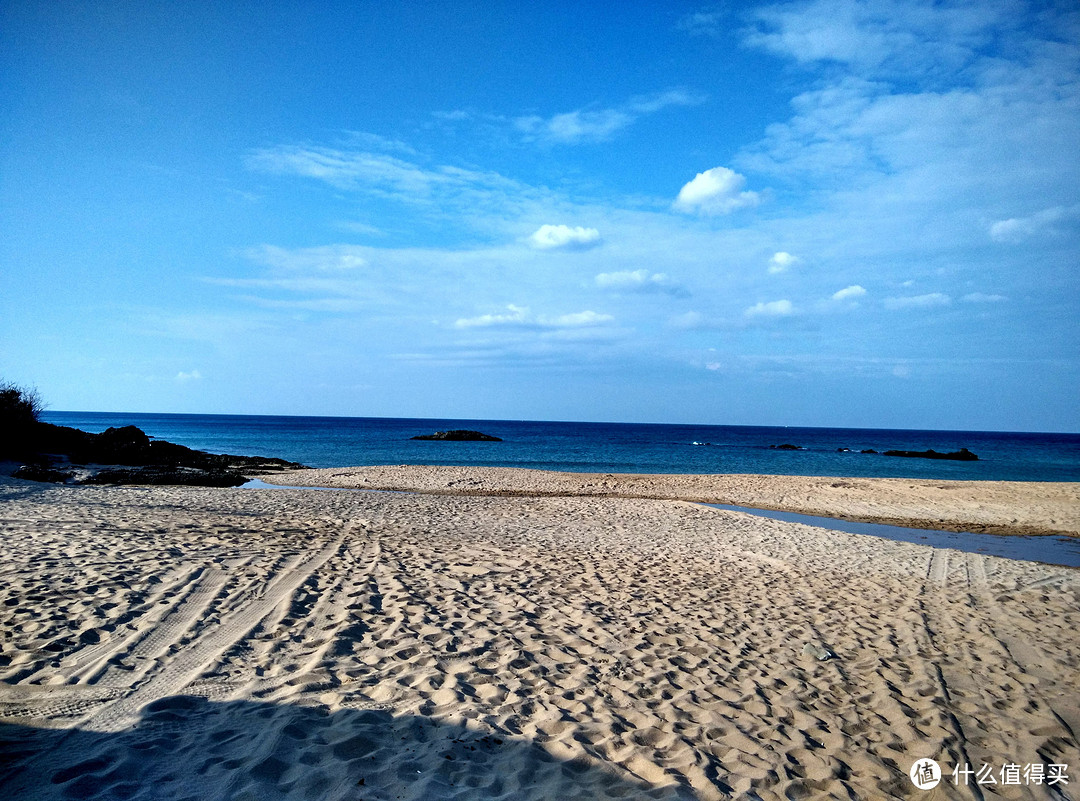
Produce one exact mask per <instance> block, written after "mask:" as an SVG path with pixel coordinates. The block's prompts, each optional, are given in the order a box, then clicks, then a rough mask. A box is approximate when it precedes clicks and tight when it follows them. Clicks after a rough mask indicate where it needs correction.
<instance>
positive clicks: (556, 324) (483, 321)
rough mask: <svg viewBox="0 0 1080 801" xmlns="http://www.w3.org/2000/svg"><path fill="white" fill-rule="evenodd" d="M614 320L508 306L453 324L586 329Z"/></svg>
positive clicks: (591, 313) (587, 313) (584, 313)
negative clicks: (503, 310) (539, 312)
mask: <svg viewBox="0 0 1080 801" xmlns="http://www.w3.org/2000/svg"><path fill="white" fill-rule="evenodd" d="M614 319H615V318H614V317H612V316H611V315H610V314H600V313H597V312H594V311H591V310H587V311H580V312H572V313H569V314H560V315H555V316H545V315H536V314H533V313H532V311H530V310H529V308H528V307H527V306H516V305H514V304H510V305H508V306H507V307H506V311H505V312H501V313H498V314H482V315H480V316H478V317H466V318H462V319H459V320H457V321H456V322H455V323H454V327H455V328H459V329H461V328H492V327H512V328H587V327H591V326H597V325H604V324H606V323H610V322H612V321H613V320H614Z"/></svg>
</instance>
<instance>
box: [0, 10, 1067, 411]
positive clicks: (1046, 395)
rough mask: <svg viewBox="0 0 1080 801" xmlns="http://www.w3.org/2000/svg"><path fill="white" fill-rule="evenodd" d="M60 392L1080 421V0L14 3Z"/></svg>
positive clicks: (169, 405)
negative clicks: (1001, 0) (923, 0)
mask: <svg viewBox="0 0 1080 801" xmlns="http://www.w3.org/2000/svg"><path fill="white" fill-rule="evenodd" d="M0 97H2V98H4V99H3V101H2V102H0V377H3V378H4V379H6V380H9V381H14V382H16V383H19V384H23V385H28V386H35V387H36V388H37V389H38V391H39V392H40V394H41V396H42V397H43V399H44V400H45V402H46V403H47V404H48V406H49V407H50V408H52V409H55V410H81V411H132V412H135V411H141V412H177V413H189V412H190V413H223V414H292V415H342V416H384V417H432V418H466V419H532V420H594V421H625V422H673V423H701V424H739V425H792V426H797V425H804V426H852V427H881V428H883V427H895V428H940V429H962V430H1013V431H1072V432H1076V431H1080V319H1078V318H1080V314H1078V311H1080V279H1078V275H1077V268H1078V266H1080V189H1078V187H1080V9H1078V7H1077V6H1076V4H1075V2H1073V0H1062V2H1020V1H1019V0H1018V1H1017V2H996V1H995V0H978V1H977V2H920V1H919V0H903V1H902V2H894V1H893V0H868V1H867V2H854V1H853V0H810V1H809V2H803V1H801V0H800V1H799V2H787V3H762V4H758V3H747V2H725V3H718V4H715V5H699V4H697V3H680V2H663V3H661V2H634V1H632V0H631V1H628V2H625V3H620V4H610V3H581V2H573V3H570V2H548V3H540V4H538V3H523V2H522V3H517V2H509V3H490V2H483V3H479V2H477V3H472V2H455V3H437V2H341V3H338V2H316V3H307V2H295V3H291V2H276V1H275V0H266V1H265V2H258V3H255V2H240V0H235V1H234V2H197V3H185V4H179V3H174V2H153V1H151V2H124V1H123V0H119V1H118V2H108V3H105V2H93V3H85V2H77V1H75V2H64V3H43V2H25V1H24V0H6V2H4V3H2V4H0Z"/></svg>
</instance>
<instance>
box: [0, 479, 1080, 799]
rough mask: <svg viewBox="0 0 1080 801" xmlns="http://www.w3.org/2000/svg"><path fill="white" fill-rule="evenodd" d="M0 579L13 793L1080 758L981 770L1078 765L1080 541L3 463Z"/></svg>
mask: <svg viewBox="0 0 1080 801" xmlns="http://www.w3.org/2000/svg"><path fill="white" fill-rule="evenodd" d="M417 472H418V474H419V473H423V472H425V471H417ZM789 481H791V485H790V486H792V487H796V488H797V487H799V486H800V485H799V481H798V480H796V479H790V480H789ZM816 481H817V480H810V482H809V483H810V484H814V483H815V482H816ZM801 487H802V488H801V489H797V490H793V491H792V492H793V494H796V493H801V497H811V496H815V497H819V496H817V495H816V491H813V490H812V489H811V488H810V487H809V486H808V485H807V484H803V485H801ZM1050 495H1053V493H1050ZM726 500H739V499H731V498H726ZM741 500H743V502H746V500H747V499H746V498H743V499H741ZM1066 511H1067V510H1066ZM925 514H930V515H937V514H938V511H936V510H935V511H933V512H928V513H925ZM1013 514H1014V516H1016V517H1017V519H1018V520H1025V521H1031V520H1036V519H1037V520H1039V521H1041V520H1042V518H1038V516H1034V517H1033V516H1032V514H1031V512H1030V511H1029V510H1023V511H1021V510H1019V509H1018V510H1015V511H1014V512H1013ZM1055 514H1056V513H1055ZM1062 516H1063V517H1069V518H1071V519H1075V509H1073V510H1072V512H1071V514H1069V515H1066V514H1064V513H1063V514H1062ZM1055 519H1056V518H1055ZM0 587H3V595H2V596H0V631H2V634H0V649H2V650H0V797H3V798H12V799H62V798H96V799H105V798H110V799H111V798H136V799H155V800H157V799H199V800H200V801H201V800H202V799H217V798H222V799H224V798H235V799H252V800H254V799H260V800H261V799H276V798H289V799H324V798H325V799H366V800H367V801H373V800H375V799H378V800H382V799H451V798H452V799H472V798H485V799H496V798H497V799H573V798H581V799H608V798H623V799H637V798H663V799H715V798H729V797H731V798H744V797H745V798H755V797H756V798H761V799H773V798H778V799H779V798H856V799H869V798H909V797H917V798H970V797H972V794H971V792H970V791H969V790H968V791H965V790H962V788H961V789H957V788H954V787H953V786H952V784H951V779H949V780H947V781H946V782H945V783H943V784H942V785H940V786H939V787H938V788H937V790H935V791H932V792H927V793H918V792H916V791H915V790H914V788H913V787H912V785H911V784H910V783H909V780H908V778H907V771H908V769H909V767H910V766H911V764H912V762H914V761H915V760H916V759H918V758H923V757H933V758H936V759H937V760H938V761H939V762H941V763H942V765H943V766H944V767H945V769H946V771H947V772H948V771H951V770H952V767H953V766H954V765H956V764H957V763H961V764H962V763H965V762H967V763H970V764H971V765H972V766H973V767H976V768H977V767H979V766H980V765H981V764H982V763H986V764H989V765H992V766H994V769H995V771H996V770H998V769H1000V768H1001V767H1002V766H1003V765H1005V764H1006V763H1016V764H1019V765H1027V764H1029V763H1033V762H1039V763H1058V764H1066V765H1068V766H1069V771H1068V775H1069V777H1070V784H1069V786H1068V787H1066V788H1064V790H1065V793H1066V795H1064V796H1059V795H1054V794H1053V793H1052V792H1051V791H1050V790H1049V789H1048V788H1046V787H1045V786H1042V787H1035V786H1029V787H1024V786H1019V787H1001V786H999V787H997V788H996V791H992V789H991V788H984V795H985V796H986V797H987V798H992V797H996V796H999V797H1004V798H1014V797H1015V798H1027V797H1031V798H1060V797H1070V796H1069V794H1071V797H1076V796H1077V794H1076V787H1077V786H1078V784H1080V749H1078V747H1077V738H1076V733H1080V676H1078V674H1077V670H1076V668H1077V665H1080V633H1078V632H1080V571H1074V570H1069V569H1066V568H1052V567H1048V566H1044V565H1037V564H1032V563H1024V562H1015V561H1010V560H1003V559H997V558H994V557H985V556H979V555H974V554H962V553H959V552H956V551H935V550H932V549H930V548H927V547H924V546H916V545H907V544H903V543H893V542H889V541H886V540H881V539H877V538H873V537H861V536H857V535H851V534H844V533H841V532H835V531H826V530H823V529H817V528H810V527H807V526H801V525H796V524H790V523H782V522H777V521H772V520H765V519H762V518H756V517H751V516H749V515H745V514H741V513H736V512H725V511H720V510H716V509H710V508H707V507H702V506H698V505H694V504H689V503H684V502H681V501H671V500H666V501H665V500H644V499H616V498H589V497H558V498H556V497H548V498H528V497H452V496H451V497H448V496H439V495H402V494H376V493H332V492H318V491H312V490H208V489H194V488H154V489H144V488H115V489H108V488H96V487H82V488H62V487H47V486H43V485H33V484H29V483H24V482H17V481H14V480H7V481H4V482H2V483H0ZM808 642H819V643H821V644H823V645H824V646H825V647H827V648H829V649H831V650H832V651H833V652H834V653H835V654H836V658H835V659H830V660H827V661H817V660H816V659H814V658H812V657H811V656H808V655H806V654H805V653H804V652H803V648H804V646H805V645H806V644H807V643H808ZM1059 787H1060V786H1059ZM1055 789H1057V788H1055Z"/></svg>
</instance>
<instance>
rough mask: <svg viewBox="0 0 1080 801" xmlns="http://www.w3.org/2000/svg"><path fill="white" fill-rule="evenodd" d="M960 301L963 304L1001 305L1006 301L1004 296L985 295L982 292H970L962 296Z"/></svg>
mask: <svg viewBox="0 0 1080 801" xmlns="http://www.w3.org/2000/svg"><path fill="white" fill-rule="evenodd" d="M960 300H962V301H964V302H965V303H1002V302H1004V301H1006V300H1008V298H1007V297H1005V296H1004V295H985V294H983V293H982V292H971V293H970V294H967V295H964V297H962V298H960Z"/></svg>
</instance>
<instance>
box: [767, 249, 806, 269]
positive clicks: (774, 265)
mask: <svg viewBox="0 0 1080 801" xmlns="http://www.w3.org/2000/svg"><path fill="white" fill-rule="evenodd" d="M801 261H802V259H800V258H799V257H798V256H792V255H791V254H790V253H785V252H784V251H782V250H781V251H779V252H778V253H774V254H773V255H772V258H770V259H769V272H770V273H772V274H773V275H775V274H777V273H784V272H787V271H788V270H789V269H791V268H792V267H795V266H796V265H797V264H799V263H800V262H801Z"/></svg>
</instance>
